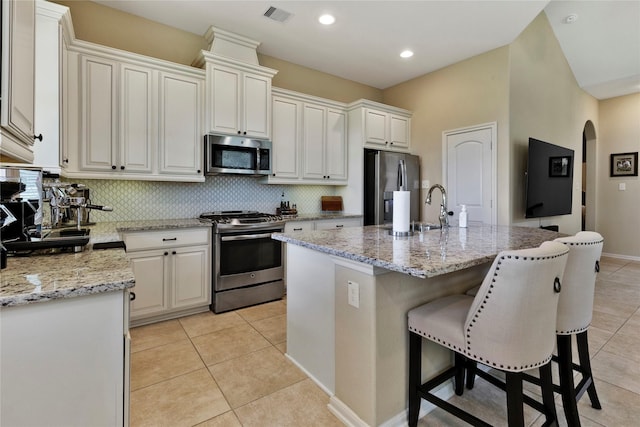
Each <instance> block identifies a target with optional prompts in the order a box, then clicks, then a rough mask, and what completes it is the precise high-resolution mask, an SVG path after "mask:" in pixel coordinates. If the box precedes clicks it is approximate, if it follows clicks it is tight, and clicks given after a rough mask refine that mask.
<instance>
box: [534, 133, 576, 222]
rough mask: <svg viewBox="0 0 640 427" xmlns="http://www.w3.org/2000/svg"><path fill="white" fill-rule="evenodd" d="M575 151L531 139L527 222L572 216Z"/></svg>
mask: <svg viewBox="0 0 640 427" xmlns="http://www.w3.org/2000/svg"><path fill="white" fill-rule="evenodd" d="M573 159H574V156H573V150H570V149H568V148H564V147H560V146H558V145H554V144H550V143H548V142H544V141H539V140H537V139H534V138H529V159H528V161H527V192H526V211H525V217H526V218H540V217H546V216H555V215H568V214H570V213H571V202H572V200H571V198H572V194H573V193H572V187H573Z"/></svg>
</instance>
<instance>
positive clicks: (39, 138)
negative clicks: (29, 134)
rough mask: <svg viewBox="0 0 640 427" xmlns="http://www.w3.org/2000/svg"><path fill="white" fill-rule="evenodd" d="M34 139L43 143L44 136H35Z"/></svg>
mask: <svg viewBox="0 0 640 427" xmlns="http://www.w3.org/2000/svg"><path fill="white" fill-rule="evenodd" d="M33 139H34V141H35V140H36V139H37V140H38V141H40V142H42V134H40V135H33Z"/></svg>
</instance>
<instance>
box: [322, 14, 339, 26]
mask: <svg viewBox="0 0 640 427" xmlns="http://www.w3.org/2000/svg"><path fill="white" fill-rule="evenodd" d="M318 22H320V23H321V24H322V25H331V24H333V23H334V22H336V18H334V17H333V15H329V14H324V15H322V16H321V17H320V18H318Z"/></svg>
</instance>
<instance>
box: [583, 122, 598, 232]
mask: <svg viewBox="0 0 640 427" xmlns="http://www.w3.org/2000/svg"><path fill="white" fill-rule="evenodd" d="M595 229H596V129H595V127H594V126H593V123H592V122H591V120H587V122H586V123H585V125H584V129H583V130H582V230H592V231H595Z"/></svg>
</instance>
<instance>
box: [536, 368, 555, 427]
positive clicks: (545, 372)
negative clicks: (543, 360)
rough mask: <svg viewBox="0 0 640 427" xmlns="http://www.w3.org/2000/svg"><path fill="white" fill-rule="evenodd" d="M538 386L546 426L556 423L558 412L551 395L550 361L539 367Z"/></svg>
mask: <svg viewBox="0 0 640 427" xmlns="http://www.w3.org/2000/svg"><path fill="white" fill-rule="evenodd" d="M539 371H540V388H541V391H542V404H543V405H544V415H545V419H546V420H547V422H546V423H545V425H547V426H557V425H558V414H557V412H556V404H555V401H554V395H553V378H552V376H551V362H549V363H547V364H546V365H543V366H541V367H540V368H539Z"/></svg>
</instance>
